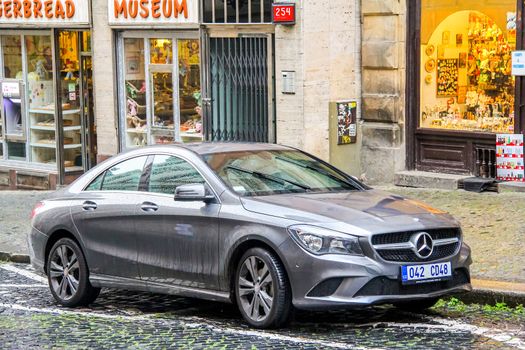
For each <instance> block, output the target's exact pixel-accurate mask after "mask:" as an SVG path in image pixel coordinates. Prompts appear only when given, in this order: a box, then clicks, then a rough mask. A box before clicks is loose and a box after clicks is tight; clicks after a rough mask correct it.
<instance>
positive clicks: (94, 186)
mask: <svg viewBox="0 0 525 350" xmlns="http://www.w3.org/2000/svg"><path fill="white" fill-rule="evenodd" d="M104 174H105V172H103V173H102V174H100V175H99V176H97V178H96V179H95V180H93V182H91V183H90V184H89V186H88V187H86V189H85V191H100V187H101V186H102V180H103V179H104Z"/></svg>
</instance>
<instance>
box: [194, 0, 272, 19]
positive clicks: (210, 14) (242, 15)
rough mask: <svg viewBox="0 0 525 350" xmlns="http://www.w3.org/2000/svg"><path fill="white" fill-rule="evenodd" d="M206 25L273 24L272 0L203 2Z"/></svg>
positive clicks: (206, 0)
mask: <svg viewBox="0 0 525 350" xmlns="http://www.w3.org/2000/svg"><path fill="white" fill-rule="evenodd" d="M202 8H203V17H204V23H271V22H272V18H271V13H272V0H215V1H213V2H212V1H209V0H203V1H202Z"/></svg>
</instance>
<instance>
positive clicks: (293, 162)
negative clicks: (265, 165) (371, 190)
mask: <svg viewBox="0 0 525 350" xmlns="http://www.w3.org/2000/svg"><path fill="white" fill-rule="evenodd" d="M275 159H278V160H282V161H283V162H288V163H291V164H294V165H297V166H300V167H301V168H305V169H310V170H313V171H317V172H318V173H320V174H323V175H324V176H327V177H329V178H331V179H332V180H335V181H337V182H342V183H344V184H345V185H347V186H350V187H352V188H353V189H356V186H355V185H353V184H352V183H350V182H348V181H347V180H345V179H342V178H340V177H337V176H335V175H334V174H331V173H329V172H328V171H326V170H323V169H320V168H317V167H314V166H311V165H308V164H304V163H302V162H299V161H296V160H292V159H288V158H283V157H279V156H277V157H275Z"/></svg>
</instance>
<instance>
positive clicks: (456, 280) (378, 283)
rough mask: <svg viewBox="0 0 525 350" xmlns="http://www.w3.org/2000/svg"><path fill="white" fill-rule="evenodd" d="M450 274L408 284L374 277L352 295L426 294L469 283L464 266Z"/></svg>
mask: <svg viewBox="0 0 525 350" xmlns="http://www.w3.org/2000/svg"><path fill="white" fill-rule="evenodd" d="M452 276H453V277H452V279H450V280H446V281H441V282H429V283H419V284H408V285H403V284H402V283H401V281H399V280H393V279H389V278H386V277H376V278H374V279H372V280H371V281H370V282H368V283H367V284H365V285H364V286H363V288H361V289H360V290H359V291H358V292H357V293H356V294H355V295H354V296H355V297H364V296H377V295H414V294H427V293H432V292H438V291H440V290H444V289H450V288H454V287H456V286H461V285H463V284H467V283H470V276H469V273H468V271H467V269H465V268H459V269H456V270H454V273H453V275H452Z"/></svg>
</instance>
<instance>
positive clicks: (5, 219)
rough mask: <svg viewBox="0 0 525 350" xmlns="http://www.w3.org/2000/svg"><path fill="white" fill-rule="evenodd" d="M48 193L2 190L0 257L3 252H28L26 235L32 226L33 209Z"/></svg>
mask: <svg viewBox="0 0 525 350" xmlns="http://www.w3.org/2000/svg"><path fill="white" fill-rule="evenodd" d="M48 193H49V192H45V191H0V258H1V257H2V256H1V255H2V254H1V253H8V254H27V244H26V235H27V233H28V232H29V229H30V228H31V225H30V221H29V216H30V214H31V210H32V209H33V207H34V205H35V203H36V202H38V201H39V200H41V199H42V198H44V197H45V196H46V195H47V194H48ZM4 255H5V254H4Z"/></svg>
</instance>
